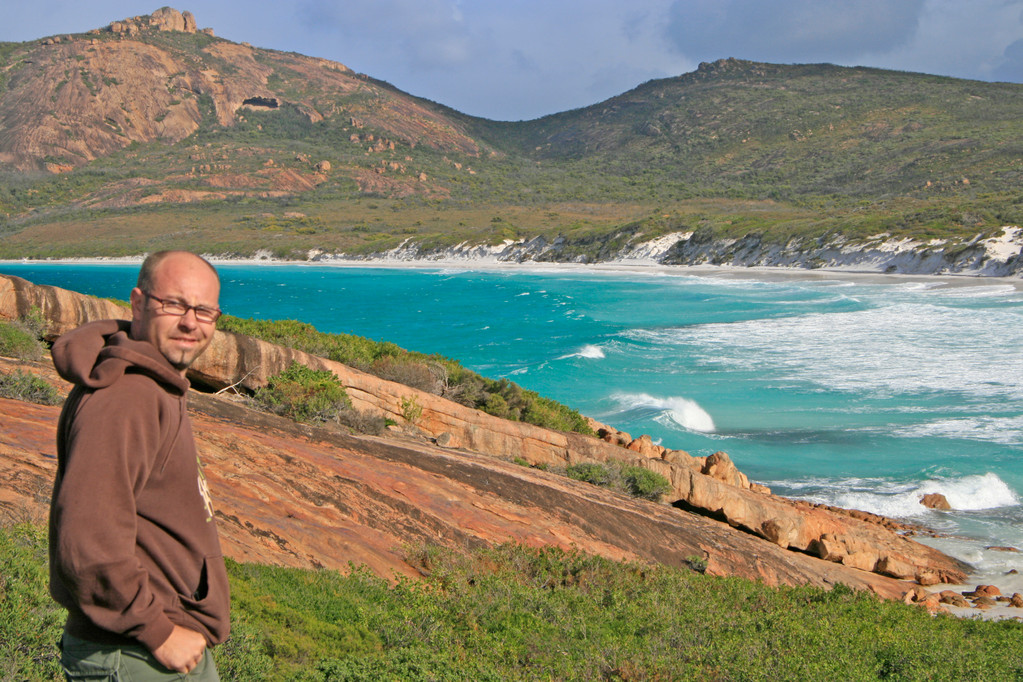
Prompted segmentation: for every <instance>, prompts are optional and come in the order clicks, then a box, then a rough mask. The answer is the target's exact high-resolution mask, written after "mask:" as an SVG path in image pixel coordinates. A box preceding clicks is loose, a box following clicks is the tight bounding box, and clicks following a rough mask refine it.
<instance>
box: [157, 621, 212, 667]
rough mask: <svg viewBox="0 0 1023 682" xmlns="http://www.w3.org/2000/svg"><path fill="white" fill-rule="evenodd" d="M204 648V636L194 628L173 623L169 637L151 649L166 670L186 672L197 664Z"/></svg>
mask: <svg viewBox="0 0 1023 682" xmlns="http://www.w3.org/2000/svg"><path fill="white" fill-rule="evenodd" d="M205 649H206V638H205V637H203V636H202V635H200V634H199V633H198V632H196V631H195V630H189V629H188V628H183V627H181V626H180V625H175V626H174V630H173V631H171V634H170V637H168V638H167V640H166V641H165V642H164V643H163V644H161V645H160V646H158V647H157V648H156V649H155V650H154V651H153V656H154V657H156V660H157V661H159V662H160V665H162V666H163V667H165V668H167V669H168V670H173V671H174V672H179V673H188V672H191V671H192V668H194V667H195V666H197V665H199V661H200V660H202V654H203V651H204V650H205Z"/></svg>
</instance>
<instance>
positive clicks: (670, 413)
mask: <svg viewBox="0 0 1023 682" xmlns="http://www.w3.org/2000/svg"><path fill="white" fill-rule="evenodd" d="M611 398H612V399H613V400H614V401H616V402H617V403H618V405H619V409H620V410H622V411H624V412H630V411H632V412H650V413H653V419H654V421H656V422H657V423H658V424H661V425H662V426H665V427H668V428H673V429H677V428H679V427H681V428H683V429H685V430H687V431H699V432H700V433H714V431H715V430H716V427H715V426H714V420H713V419H712V418H711V416H710V415H709V414H707V411H706V410H704V409H703V408H702V407H700V405H699V404H698V403H697V402H696V401H694V400H689V399H688V398H682V397H679V396H672V397H668V398H656V397H654V396H652V395H649V394H646V393H616V394H614V395H612V396H611Z"/></svg>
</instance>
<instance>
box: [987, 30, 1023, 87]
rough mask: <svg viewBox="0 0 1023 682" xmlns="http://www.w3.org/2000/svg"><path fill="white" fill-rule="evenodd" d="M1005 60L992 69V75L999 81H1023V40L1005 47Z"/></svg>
mask: <svg viewBox="0 0 1023 682" xmlns="http://www.w3.org/2000/svg"><path fill="white" fill-rule="evenodd" d="M1002 57H1003V58H1004V61H1002V63H1001V64H999V65H998V66H997V67H995V69H994V70H993V71H992V77H993V78H994V79H995V80H999V81H1010V82H1013V83H1019V82H1021V81H1023V40H1017V41H1016V42H1014V43H1012V44H1010V45H1009V46H1008V47H1007V48H1005V52H1003V53H1002Z"/></svg>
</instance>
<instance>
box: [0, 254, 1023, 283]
mask: <svg viewBox="0 0 1023 682" xmlns="http://www.w3.org/2000/svg"><path fill="white" fill-rule="evenodd" d="M143 258H144V257H143V256H124V257H103V256H99V257H88V258H63V259H46V260H35V259H17V260H13V259H7V260H0V267H3V266H4V265H137V264H141V263H142V260H143ZM207 260H209V261H210V262H211V263H213V264H214V265H217V266H221V265H223V266H234V265H238V266H250V267H251V266H259V267H289V266H290V267H310V268H321V267H325V268H335V267H336V268H367V269H370V268H386V269H396V270H434V269H439V270H466V271H470V270H476V271H494V272H506V271H516V270H517V271H521V272H537V273H551V272H577V273H578V272H592V273H603V274H609V275H626V274H628V275H649V276H672V275H674V276H679V277H707V278H711V279H739V280H753V281H760V282H781V281H791V280H796V281H817V282H821V281H829V280H837V281H849V282H858V283H863V284H895V283H914V284H925V285H931V286H950V287H969V286H999V285H1003V286H1011V287H1013V288H1014V289H1016V290H1017V291H1023V278H1021V277H1018V276H1011V275H1007V276H991V275H978V274H947V273H946V274H937V275H928V274H911V273H883V272H876V271H869V270H857V269H851V268H815V269H812V270H810V269H805V268H790V267H782V266H742V265H664V264H662V263H659V262H656V261H652V260H632V261H624V260H623V261H603V262H600V263H557V262H540V261H520V262H507V261H497V260H472V259H437V260H432V259H431V260H425V259H418V260H398V259H387V258H381V259H366V260H342V259H331V260H320V261H308V260H277V259H269V258H223V257H216V256H209V257H207Z"/></svg>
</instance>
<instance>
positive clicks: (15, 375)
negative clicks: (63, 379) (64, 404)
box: [0, 369, 60, 405]
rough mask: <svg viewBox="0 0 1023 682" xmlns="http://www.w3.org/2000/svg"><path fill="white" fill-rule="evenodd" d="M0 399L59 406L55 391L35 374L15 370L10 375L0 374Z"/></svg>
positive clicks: (58, 395) (58, 398)
mask: <svg viewBox="0 0 1023 682" xmlns="http://www.w3.org/2000/svg"><path fill="white" fill-rule="evenodd" d="M0 398H11V399H13V400H24V401H25V402H29V403H38V404H40V405H59V404H60V394H59V393H57V389H55V388H54V387H53V386H51V385H50V384H48V383H47V382H46V381H44V380H43V379H40V378H39V377H37V376H36V375H35V374H31V373H29V372H23V371H22V370H20V369H16V370H14V371H13V372H11V373H10V374H0Z"/></svg>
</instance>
